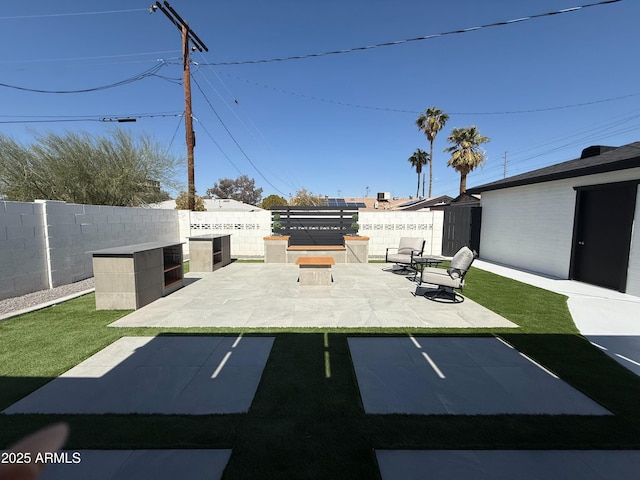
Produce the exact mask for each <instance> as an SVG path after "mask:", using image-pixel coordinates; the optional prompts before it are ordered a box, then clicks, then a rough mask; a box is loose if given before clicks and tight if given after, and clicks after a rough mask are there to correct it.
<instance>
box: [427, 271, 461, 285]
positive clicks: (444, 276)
mask: <svg viewBox="0 0 640 480" xmlns="http://www.w3.org/2000/svg"><path fill="white" fill-rule="evenodd" d="M421 283H430V284H432V285H442V286H445V287H451V288H460V284H461V278H460V275H458V276H457V277H452V276H451V275H449V272H448V270H445V269H444V268H436V267H426V268H425V269H424V270H423V271H422V279H421Z"/></svg>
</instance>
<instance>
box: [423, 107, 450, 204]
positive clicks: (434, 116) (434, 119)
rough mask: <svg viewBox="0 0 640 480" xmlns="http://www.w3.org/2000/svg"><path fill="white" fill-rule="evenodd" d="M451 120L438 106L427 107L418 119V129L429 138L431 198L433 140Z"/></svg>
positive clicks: (430, 185)
mask: <svg viewBox="0 0 640 480" xmlns="http://www.w3.org/2000/svg"><path fill="white" fill-rule="evenodd" d="M447 120H449V115H447V114H446V113H444V112H443V111H442V110H439V109H437V108H436V107H431V108H427V109H426V110H425V112H424V113H421V114H420V116H419V117H418V119H417V120H416V125H417V126H418V129H419V130H421V131H422V132H424V134H425V135H426V136H427V140H429V198H431V188H432V186H433V142H434V141H435V139H436V135H438V132H439V131H440V130H442V128H443V127H444V126H445V124H446V123H447ZM422 194H423V195H424V185H423V186H422Z"/></svg>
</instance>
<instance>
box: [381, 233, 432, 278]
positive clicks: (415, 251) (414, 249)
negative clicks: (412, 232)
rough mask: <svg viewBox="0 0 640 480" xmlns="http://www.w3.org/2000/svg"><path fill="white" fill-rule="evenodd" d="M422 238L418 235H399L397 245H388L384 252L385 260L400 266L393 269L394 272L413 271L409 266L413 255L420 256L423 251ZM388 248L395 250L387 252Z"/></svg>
mask: <svg viewBox="0 0 640 480" xmlns="http://www.w3.org/2000/svg"><path fill="white" fill-rule="evenodd" d="M424 243H425V241H424V239H423V238H418V237H401V238H400V244H399V245H398V246H397V247H388V248H387V251H386V254H385V262H387V263H395V264H396V265H400V266H401V267H402V268H400V269H396V270H393V271H394V272H395V273H405V272H413V270H411V269H410V268H409V267H410V266H411V264H412V263H413V259H414V258H415V257H419V256H422V252H423V251H424ZM389 250H396V252H395V253H389Z"/></svg>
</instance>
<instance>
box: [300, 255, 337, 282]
mask: <svg viewBox="0 0 640 480" xmlns="http://www.w3.org/2000/svg"><path fill="white" fill-rule="evenodd" d="M335 263H336V262H335V260H334V259H333V257H298V258H297V259H296V265H298V266H299V267H300V268H299V273H298V281H299V282H300V285H325V286H330V285H331V282H332V280H333V278H332V276H331V267H332V266H333V265H335Z"/></svg>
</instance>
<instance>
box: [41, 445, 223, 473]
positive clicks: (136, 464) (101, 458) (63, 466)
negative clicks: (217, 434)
mask: <svg viewBox="0 0 640 480" xmlns="http://www.w3.org/2000/svg"><path fill="white" fill-rule="evenodd" d="M63 453H67V457H68V458H69V459H71V461H70V462H69V463H57V464H52V465H48V466H47V468H46V469H45V470H44V472H43V474H42V475H41V476H40V478H41V479H42V480H63V479H64V480H87V479H92V480H138V479H144V478H153V479H154V480H175V479H177V478H188V479H190V480H191V479H193V480H216V479H220V478H222V473H223V472H224V469H225V467H226V465H227V462H228V461H229V457H230V456H231V450H77V451H68V452H63ZM74 455H75V457H74ZM74 458H76V459H78V460H79V462H78V463H73V461H72V460H73V459H74Z"/></svg>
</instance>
